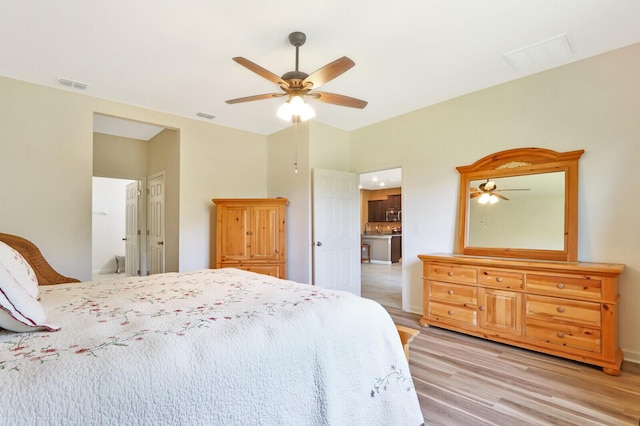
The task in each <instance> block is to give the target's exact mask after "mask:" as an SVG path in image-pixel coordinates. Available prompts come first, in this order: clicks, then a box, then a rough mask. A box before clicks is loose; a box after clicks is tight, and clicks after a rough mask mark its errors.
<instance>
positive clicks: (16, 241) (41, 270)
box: [0, 232, 80, 285]
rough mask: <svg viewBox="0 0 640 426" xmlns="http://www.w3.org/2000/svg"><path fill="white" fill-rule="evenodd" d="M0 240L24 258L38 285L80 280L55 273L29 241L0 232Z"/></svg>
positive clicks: (77, 281)
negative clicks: (31, 269)
mask: <svg viewBox="0 0 640 426" xmlns="http://www.w3.org/2000/svg"><path fill="white" fill-rule="evenodd" d="M0 241H2V242H3V243H5V244H7V245H8V246H11V247H13V248H14V249H15V250H16V251H17V252H18V253H20V254H21V255H22V257H24V258H25V259H26V261H27V262H29V264H30V265H31V267H32V268H33V271H34V272H35V274H36V278H37V279H38V284H39V285H50V284H63V283H79V282H80V280H77V279H75V278H69V277H65V276H64V275H60V274H59V273H57V272H56V271H55V270H54V269H53V268H52V267H51V265H49V262H47V260H46V259H45V258H44V256H42V253H40V250H39V249H38V247H36V245H35V244H33V243H32V242H31V241H29V240H27V239H25V238H22V237H18V236H16V235H10V234H3V233H1V232H0Z"/></svg>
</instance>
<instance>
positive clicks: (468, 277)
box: [425, 263, 478, 284]
mask: <svg viewBox="0 0 640 426" xmlns="http://www.w3.org/2000/svg"><path fill="white" fill-rule="evenodd" d="M425 269H427V270H426V271H425V272H426V275H427V277H428V278H429V279H430V280H436V281H443V282H449V283H461V284H476V283H477V282H478V270H477V269H476V268H468V267H464V266H458V265H444V264H439V263H431V264H429V266H428V267H427V268H425Z"/></svg>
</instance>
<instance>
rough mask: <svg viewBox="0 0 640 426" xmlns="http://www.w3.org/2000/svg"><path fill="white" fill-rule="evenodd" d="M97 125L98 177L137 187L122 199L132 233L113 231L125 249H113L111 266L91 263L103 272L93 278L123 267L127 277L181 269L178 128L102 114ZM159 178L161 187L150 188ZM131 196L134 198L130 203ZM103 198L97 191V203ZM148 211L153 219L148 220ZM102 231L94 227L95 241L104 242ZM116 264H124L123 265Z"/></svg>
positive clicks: (96, 118)
mask: <svg viewBox="0 0 640 426" xmlns="http://www.w3.org/2000/svg"><path fill="white" fill-rule="evenodd" d="M93 125H94V132H93V154H94V155H93V176H94V178H101V179H113V180H114V181H115V180H122V179H126V180H129V181H133V182H135V184H132V183H129V185H134V186H132V187H131V188H130V187H127V189H126V191H124V192H123V193H122V194H121V199H120V203H123V205H124V203H125V202H126V212H127V215H126V216H123V217H122V220H124V222H125V223H126V224H127V229H122V230H121V231H114V232H113V233H112V234H113V235H111V237H112V239H114V238H115V239H116V240H117V241H118V242H119V243H120V245H121V246H122V247H121V249H120V248H118V247H114V248H113V249H112V250H111V251H114V253H113V254H112V255H113V258H110V259H109V261H108V262H105V260H104V259H95V261H97V263H100V262H102V263H100V264H99V265H98V266H95V265H92V270H93V271H94V272H96V270H98V271H100V272H102V274H100V273H98V274H94V278H104V275H105V272H108V273H111V272H110V271H111V270H114V269H124V272H125V273H126V275H148V274H150V273H159V272H164V271H170V272H173V271H177V270H178V241H179V235H178V217H179V214H178V210H179V206H178V200H179V176H180V173H179V158H180V156H179V152H180V134H179V130H177V129H170V128H165V127H162V126H160V125H155V124H148V123H141V122H137V121H131V120H128V119H125V118H120V117H112V116H106V115H101V114H98V113H96V114H94V122H93ZM160 176H161V177H162V182H161V185H160V184H154V185H151V184H152V183H155V180H154V179H156V180H157V179H159V177H160ZM129 194H134V196H133V197H132V199H131V200H130V198H129ZM101 196H102V194H101V192H100V190H96V189H94V193H93V198H94V200H97V199H100V197H101ZM130 201H131V202H130ZM150 203H151V207H153V208H150V206H149V204H150ZM158 206H160V207H158ZM130 207H133V208H130ZM99 210H100V209H99ZM101 210H102V211H109V210H114V209H107V208H103V209H101ZM147 213H149V214H150V213H154V215H152V216H151V217H148V216H149V215H148V214H147ZM103 216H104V215H103ZM125 217H126V220H125V219H124V218H125ZM100 219H104V218H102V217H98V215H94V222H95V223H96V224H98V225H99V223H100V222H101V221H100ZM156 219H158V220H156ZM130 225H131V226H130ZM151 226H152V228H150V227H151ZM101 231H102V228H101V227H100V226H98V229H96V227H94V237H93V238H94V239H97V238H99V237H98V235H99V234H100V232H101ZM152 231H153V232H152ZM160 231H161V232H160ZM159 232H160V233H159ZM125 241H126V243H125ZM149 241H151V242H152V243H153V244H154V245H153V247H152V248H149V247H148V245H147V243H148V242H149ZM95 243H96V242H95V241H94V245H95ZM117 260H121V261H122V263H123V264H124V265H118V262H117ZM95 261H94V263H96V262H95ZM118 266H123V267H122V268H118ZM114 273H115V270H114ZM107 275H108V274H107Z"/></svg>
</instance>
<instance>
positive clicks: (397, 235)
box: [362, 234, 402, 238]
mask: <svg viewBox="0 0 640 426" xmlns="http://www.w3.org/2000/svg"><path fill="white" fill-rule="evenodd" d="M391 237H402V234H362V238H391Z"/></svg>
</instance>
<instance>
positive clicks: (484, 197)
mask: <svg viewBox="0 0 640 426" xmlns="http://www.w3.org/2000/svg"><path fill="white" fill-rule="evenodd" d="M490 198H491V195H489V194H488V193H487V192H485V193H484V194H482V195H481V196H480V198H478V203H479V204H487V203H488V202H489V199H490Z"/></svg>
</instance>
